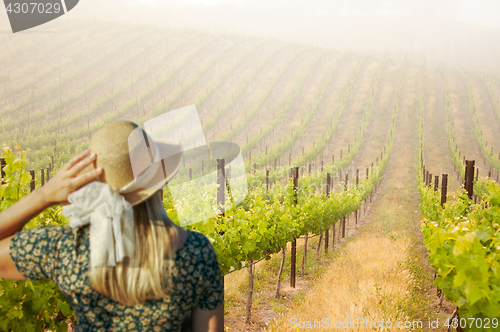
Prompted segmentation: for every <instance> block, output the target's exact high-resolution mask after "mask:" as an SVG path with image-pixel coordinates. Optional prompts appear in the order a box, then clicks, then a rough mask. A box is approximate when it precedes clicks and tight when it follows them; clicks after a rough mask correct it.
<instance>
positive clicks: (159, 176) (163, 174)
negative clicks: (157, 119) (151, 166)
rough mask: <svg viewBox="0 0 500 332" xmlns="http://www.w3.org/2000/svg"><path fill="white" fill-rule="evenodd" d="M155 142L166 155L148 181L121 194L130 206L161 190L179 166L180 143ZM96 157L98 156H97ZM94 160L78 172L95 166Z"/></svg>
mask: <svg viewBox="0 0 500 332" xmlns="http://www.w3.org/2000/svg"><path fill="white" fill-rule="evenodd" d="M155 143H156V146H157V147H158V149H159V155H160V156H167V157H163V159H162V160H160V161H158V163H161V164H160V165H159V167H158V170H157V171H156V173H155V174H154V175H153V176H152V178H151V180H150V181H149V182H148V183H145V184H141V186H140V188H138V189H136V190H134V191H133V192H131V193H127V194H122V196H123V197H124V198H125V200H126V201H127V202H129V203H130V204H131V205H132V206H135V205H137V204H140V203H142V202H144V201H145V200H146V199H148V198H149V197H151V196H152V195H153V194H155V193H156V192H157V191H158V190H162V189H163V188H164V187H165V186H166V184H167V183H168V181H170V180H171V179H172V178H173V177H174V176H175V174H176V173H177V172H178V171H179V169H180V168H181V164H182V160H183V158H184V154H183V151H182V146H181V145H180V144H178V143H175V142H170V141H155ZM97 158H99V156H98V157H97ZM96 162H97V161H95V162H94V163H92V164H91V165H89V166H87V167H86V168H85V169H83V170H82V171H81V172H80V174H85V173H88V172H90V171H92V170H94V169H95V168H96ZM103 178H104V174H102V175H101V176H100V177H99V181H101V182H106V181H103Z"/></svg>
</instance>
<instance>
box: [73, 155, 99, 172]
mask: <svg viewBox="0 0 500 332" xmlns="http://www.w3.org/2000/svg"><path fill="white" fill-rule="evenodd" d="M95 158H96V155H95V154H92V155H90V156H87V158H84V159H81V160H80V161H79V162H78V163H76V164H74V165H73V167H71V168H70V169H69V176H75V175H77V174H78V173H80V172H81V171H82V170H83V169H84V168H85V167H87V166H88V165H90V164H91V163H93V162H94V160H95Z"/></svg>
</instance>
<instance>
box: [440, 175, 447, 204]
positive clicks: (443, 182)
mask: <svg viewBox="0 0 500 332" xmlns="http://www.w3.org/2000/svg"><path fill="white" fill-rule="evenodd" d="M447 194H448V174H443V179H442V180H441V206H443V205H444V204H445V203H446V195H447Z"/></svg>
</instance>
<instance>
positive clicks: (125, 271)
mask: <svg viewBox="0 0 500 332" xmlns="http://www.w3.org/2000/svg"><path fill="white" fill-rule="evenodd" d="M144 143H145V144H144ZM91 153H92V154H91ZM159 155H161V156H162V158H163V156H168V157H167V158H163V160H162V161H161V163H160V162H158V160H160V159H159V157H158V156H159ZM152 158H154V159H152ZM181 160H182V150H181V148H180V145H176V144H174V143H172V142H158V141H157V142H155V141H153V140H152V139H151V138H150V137H149V136H147V135H146V134H145V133H144V132H143V131H142V129H141V128H140V127H138V126H137V125H135V124H133V123H131V122H127V121H118V122H114V123H111V124H109V125H107V126H105V127H103V128H102V129H100V130H99V131H98V132H96V134H95V135H93V138H92V142H91V144H90V149H89V151H84V152H82V153H80V154H78V155H77V156H76V157H74V158H73V159H71V160H70V161H69V162H68V163H67V164H66V165H64V166H63V167H62V168H61V170H60V171H59V172H58V173H57V174H56V175H55V176H54V177H53V178H52V179H51V180H50V181H48V182H47V183H46V184H45V186H43V187H41V188H39V189H37V190H35V191H34V192H33V193H31V194H30V195H28V196H27V197H25V198H24V199H22V200H21V201H19V202H17V203H16V204H14V205H13V206H11V207H10V208H8V209H7V210H5V211H3V212H2V213H0V278H7V279H17V280H25V279H47V278H49V279H52V280H53V281H54V283H55V284H56V285H57V286H58V288H59V289H60V290H61V291H62V293H63V294H64V295H65V296H66V298H67V299H68V302H69V303H70V304H71V306H72V308H73V310H74V312H75V314H76V317H77V323H76V330H77V331H179V330H180V328H181V325H182V322H183V320H184V318H185V317H186V316H187V315H188V314H189V313H191V315H192V322H193V331H217V332H219V331H222V330H223V313H224V309H223V299H224V289H223V283H222V276H221V272H220V268H219V263H218V261H217V257H216V255H215V251H214V249H213V247H212V245H211V244H210V242H209V241H208V239H207V238H206V237H205V236H204V235H202V234H200V233H197V232H191V231H185V230H183V229H182V228H180V227H178V226H177V225H175V224H174V223H173V222H172V221H171V220H170V219H169V218H168V216H167V214H166V212H165V209H164V208H163V205H162V202H161V197H160V191H159V188H162V187H163V186H164V185H165V183H166V182H167V181H168V180H170V179H171V178H172V176H173V175H174V174H175V172H176V171H177V170H178V168H179V167H180V164H181ZM155 161H156V162H155ZM134 174H136V176H135V177H134ZM160 190H161V189H160ZM68 202H69V203H71V204H70V205H65V206H64V208H63V214H64V215H69V216H70V225H69V226H46V227H38V228H33V229H29V230H25V231H22V228H23V226H24V225H25V224H26V223H27V222H28V221H29V220H30V219H32V218H34V217H35V216H36V215H38V214H39V213H40V212H42V211H43V210H44V209H45V208H47V207H49V206H51V205H54V204H68Z"/></svg>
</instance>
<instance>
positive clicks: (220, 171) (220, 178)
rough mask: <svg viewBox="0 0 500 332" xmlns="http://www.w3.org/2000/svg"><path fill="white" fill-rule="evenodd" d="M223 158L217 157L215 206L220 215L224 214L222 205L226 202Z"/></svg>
mask: <svg viewBox="0 0 500 332" xmlns="http://www.w3.org/2000/svg"><path fill="white" fill-rule="evenodd" d="M224 173H225V159H217V185H218V188H217V206H218V207H219V210H220V213H221V215H222V216H225V212H224V205H225V204H226V202H225V200H226V195H225V193H226V190H225V189H226V181H225V180H226V179H225V174H224Z"/></svg>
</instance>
